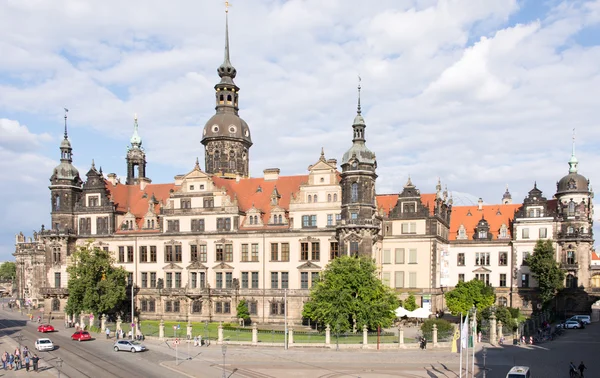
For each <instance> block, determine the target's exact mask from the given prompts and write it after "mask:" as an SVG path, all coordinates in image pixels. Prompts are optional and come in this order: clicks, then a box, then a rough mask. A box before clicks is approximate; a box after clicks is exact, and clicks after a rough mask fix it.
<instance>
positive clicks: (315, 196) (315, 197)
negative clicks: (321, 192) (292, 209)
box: [313, 194, 319, 202]
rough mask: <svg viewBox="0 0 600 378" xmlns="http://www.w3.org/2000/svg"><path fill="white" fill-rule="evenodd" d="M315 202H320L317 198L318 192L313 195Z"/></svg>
mask: <svg viewBox="0 0 600 378" xmlns="http://www.w3.org/2000/svg"><path fill="white" fill-rule="evenodd" d="M313 202H319V201H318V200H317V195H316V194H315V195H314V196H313Z"/></svg>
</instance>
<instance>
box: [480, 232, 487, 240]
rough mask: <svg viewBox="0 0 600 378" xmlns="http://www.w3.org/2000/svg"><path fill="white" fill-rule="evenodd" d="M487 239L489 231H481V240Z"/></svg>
mask: <svg viewBox="0 0 600 378" xmlns="http://www.w3.org/2000/svg"><path fill="white" fill-rule="evenodd" d="M485 238H487V231H484V230H481V231H479V239H485Z"/></svg>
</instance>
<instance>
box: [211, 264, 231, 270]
mask: <svg viewBox="0 0 600 378" xmlns="http://www.w3.org/2000/svg"><path fill="white" fill-rule="evenodd" d="M212 268H213V269H214V270H234V269H235V268H234V267H233V266H231V265H229V264H227V263H225V262H220V263H219V264H217V265H215V266H213V267H212Z"/></svg>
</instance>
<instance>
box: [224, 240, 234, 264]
mask: <svg viewBox="0 0 600 378" xmlns="http://www.w3.org/2000/svg"><path fill="white" fill-rule="evenodd" d="M225 262H233V244H225Z"/></svg>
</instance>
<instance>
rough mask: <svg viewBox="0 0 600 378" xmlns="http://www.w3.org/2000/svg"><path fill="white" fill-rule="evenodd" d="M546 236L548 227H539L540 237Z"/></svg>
mask: <svg viewBox="0 0 600 378" xmlns="http://www.w3.org/2000/svg"><path fill="white" fill-rule="evenodd" d="M547 237H548V229H547V228H546V227H542V228H540V239H546V238H547Z"/></svg>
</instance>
